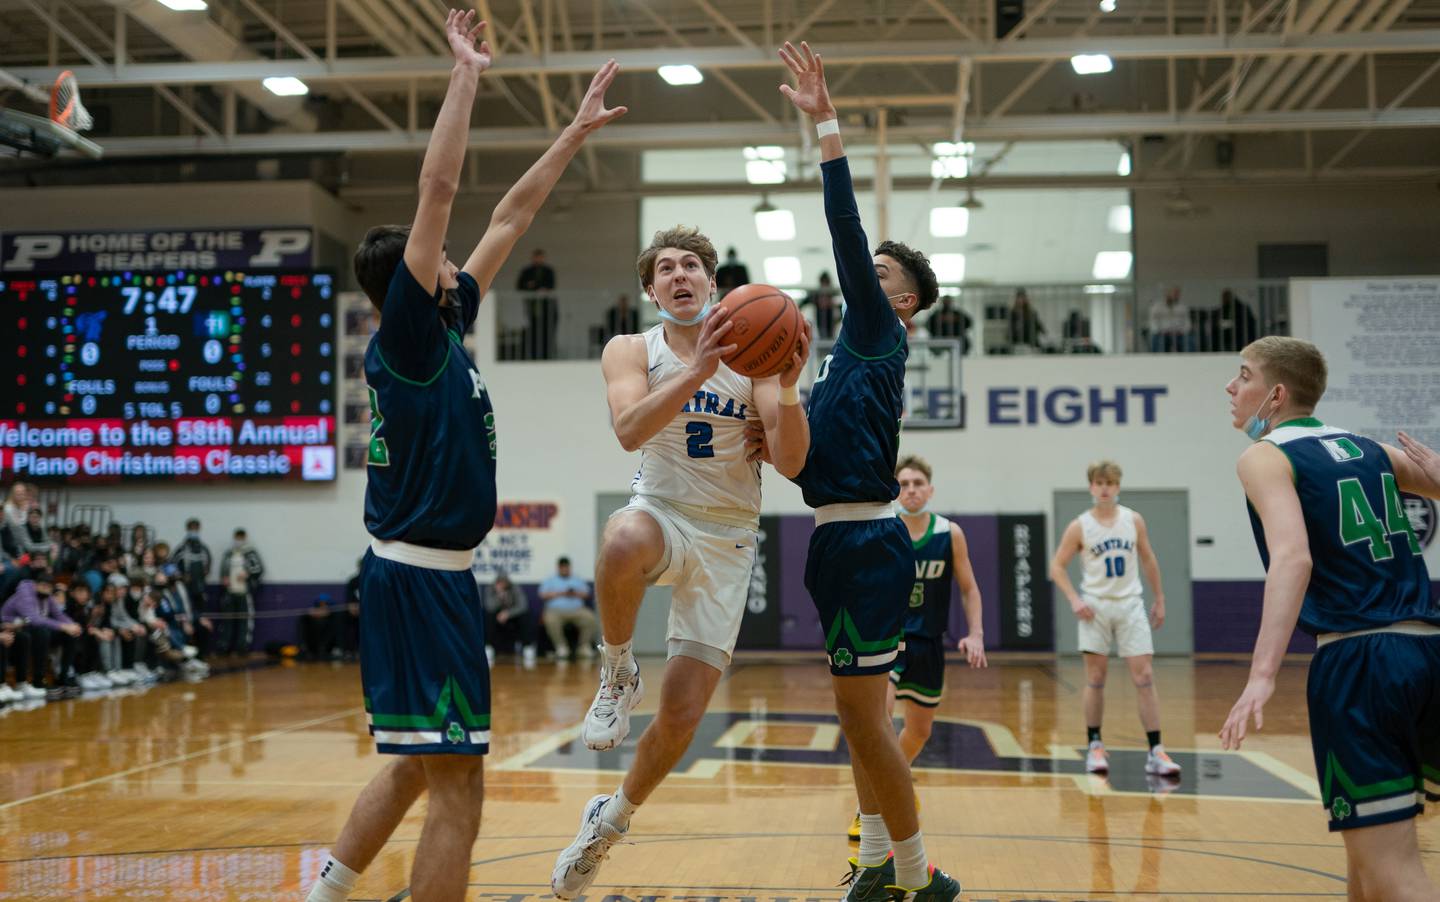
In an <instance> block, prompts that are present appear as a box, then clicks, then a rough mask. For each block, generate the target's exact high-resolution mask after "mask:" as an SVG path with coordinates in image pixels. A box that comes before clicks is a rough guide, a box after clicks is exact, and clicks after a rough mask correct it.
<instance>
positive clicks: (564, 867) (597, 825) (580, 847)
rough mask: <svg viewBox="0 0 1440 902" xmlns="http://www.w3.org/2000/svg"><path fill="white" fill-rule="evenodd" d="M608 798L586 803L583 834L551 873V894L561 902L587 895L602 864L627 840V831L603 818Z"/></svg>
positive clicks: (582, 825)
mask: <svg viewBox="0 0 1440 902" xmlns="http://www.w3.org/2000/svg"><path fill="white" fill-rule="evenodd" d="M608 801H610V796H608V795H598V796H595V797H594V798H592V799H591V800H590V801H589V802H586V803H585V810H584V812H583V813H582V814H581V815H580V833H579V834H578V835H577V836H576V837H575V841H574V842H572V843H571V844H570V845H569V846H568V847H566V849H565V851H563V852H561V853H560V856H559V857H558V858H556V859H555V870H553V871H551V872H550V891H551V892H553V893H554V894H555V895H556V897H557V898H560V899H574V898H575V897H576V896H578V895H580V894H581V893H583V892H585V890H586V888H587V887H589V886H590V884H591V883H593V882H595V875H596V874H598V873H599V872H600V863H601V862H602V861H604V860H605V859H606V858H609V857H610V847H611V846H613V845H615V843H617V842H619V841H620V840H622V839H624V838H625V834H626V833H628V832H629V831H628V830H620V829H618V828H616V827H614V826H612V825H611V824H609V823H607V822H606V821H605V820H603V819H602V818H601V817H600V812H601V811H603V810H604V809H605V803H606V802H608Z"/></svg>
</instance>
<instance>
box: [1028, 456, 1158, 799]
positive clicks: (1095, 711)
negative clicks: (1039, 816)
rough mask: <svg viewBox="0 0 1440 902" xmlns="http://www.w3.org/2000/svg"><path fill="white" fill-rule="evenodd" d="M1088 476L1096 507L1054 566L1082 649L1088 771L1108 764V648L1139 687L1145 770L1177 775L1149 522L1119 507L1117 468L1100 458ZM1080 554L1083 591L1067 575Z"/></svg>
mask: <svg viewBox="0 0 1440 902" xmlns="http://www.w3.org/2000/svg"><path fill="white" fill-rule="evenodd" d="M1085 476H1086V478H1087V479H1088V480H1089V481H1090V497H1091V498H1093V499H1094V500H1095V504H1094V506H1093V507H1091V508H1090V509H1089V510H1088V511H1086V512H1085V513H1083V514H1081V515H1080V516H1078V517H1076V518H1075V519H1074V520H1071V521H1070V525H1069V526H1067V527H1065V532H1064V534H1063V535H1061V536H1060V543H1059V545H1057V546H1056V548H1055V557H1054V559H1053V560H1051V561H1050V579H1051V580H1053V581H1054V582H1055V585H1056V586H1058V587H1059V589H1060V591H1061V592H1063V593H1064V595H1065V597H1066V598H1067V599H1069V600H1070V609H1071V610H1072V611H1074V612H1075V617H1076V618H1077V619H1078V621H1079V624H1078V625H1079V630H1080V651H1082V652H1084V654H1085V692H1084V698H1085V730H1086V733H1087V734H1088V735H1087V737H1086V738H1087V740H1088V742H1089V745H1090V748H1089V751H1088V752H1087V753H1086V755H1085V769H1086V770H1087V771H1089V772H1090V773H1092V774H1103V773H1108V772H1109V770H1110V759H1109V756H1107V755H1106V754H1105V744H1104V742H1102V741H1101V738H1100V722H1101V721H1102V720H1103V719H1104V717H1105V676H1106V672H1107V670H1108V665H1109V662H1110V649H1111V648H1112V647H1114V648H1115V649H1116V651H1117V652H1118V653H1119V655H1120V657H1122V658H1124V659H1125V663H1126V664H1127V665H1128V666H1129V668H1130V681H1131V682H1133V683H1134V684H1135V693H1136V695H1137V697H1138V701H1139V706H1140V724H1141V726H1143V727H1144V728H1145V740H1146V743H1147V744H1148V746H1149V748H1150V751H1149V753H1148V754H1147V755H1146V756H1145V773H1147V774H1153V775H1155V776H1158V777H1170V778H1178V777H1179V776H1180V765H1178V764H1176V763H1175V762H1174V761H1172V760H1170V756H1169V755H1167V754H1165V746H1164V745H1162V744H1161V742H1160V697H1159V695H1158V694H1156V692H1155V672H1154V669H1153V668H1152V667H1151V659H1152V658H1153V657H1154V655H1155V644H1154V641H1153V640H1152V639H1151V637H1150V630H1151V629H1152V628H1153V629H1157V630H1158V629H1159V628H1160V627H1161V626H1162V625H1164V623H1165V590H1164V588H1162V586H1161V585H1160V562H1159V561H1157V560H1156V559H1155V551H1154V549H1152V548H1151V547H1150V534H1149V533H1148V532H1147V531H1146V529H1145V518H1144V517H1142V516H1140V515H1139V514H1137V513H1136V512H1135V511H1133V510H1131V509H1130V508H1128V507H1125V506H1124V505H1123V504H1120V503H1119V498H1120V476H1121V473H1120V465H1119V464H1117V463H1114V462H1113V461H1108V460H1102V461H1100V462H1099V463H1094V464H1091V465H1090V468H1089V469H1088V470H1086V471H1085ZM1077 554H1078V555H1080V562H1081V565H1082V570H1083V572H1084V577H1083V578H1082V581H1081V583H1080V592H1078V593H1077V592H1076V591H1075V586H1074V584H1073V583H1071V582H1070V575H1069V574H1068V573H1066V572H1065V568H1066V567H1068V566H1069V564H1070V559H1071V558H1073V557H1074V556H1075V555H1077ZM1137 564H1138V566H1137ZM1141 568H1144V570H1145V578H1146V579H1147V580H1149V581H1150V588H1151V589H1153V590H1154V592H1155V604H1154V606H1153V607H1152V608H1151V609H1150V616H1149V618H1148V619H1147V618H1146V616H1145V601H1144V599H1143V598H1142V597H1141V594H1142V593H1143V592H1144V587H1143V586H1141V585H1140V570H1141Z"/></svg>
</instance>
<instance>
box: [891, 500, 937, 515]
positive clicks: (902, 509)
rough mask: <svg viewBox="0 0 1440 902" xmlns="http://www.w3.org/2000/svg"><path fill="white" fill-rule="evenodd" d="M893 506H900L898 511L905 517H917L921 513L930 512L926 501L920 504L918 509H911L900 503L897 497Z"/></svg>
mask: <svg viewBox="0 0 1440 902" xmlns="http://www.w3.org/2000/svg"><path fill="white" fill-rule="evenodd" d="M895 506H896V507H898V508H900V513H902V514H904V515H905V516H907V517H918V516H920V515H921V514H928V513H930V505H929V504H928V503H927V504H922V505H920V507H919V508H918V509H916V510H913V511H912V510H911V509H910V508H908V507H906V506H905V505H904V504H902V503H901V502H900V501H899V499H896V501H895Z"/></svg>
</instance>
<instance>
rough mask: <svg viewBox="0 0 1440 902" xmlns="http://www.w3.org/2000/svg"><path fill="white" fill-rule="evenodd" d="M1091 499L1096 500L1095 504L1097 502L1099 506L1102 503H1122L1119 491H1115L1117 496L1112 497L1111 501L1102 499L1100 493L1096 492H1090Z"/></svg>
mask: <svg viewBox="0 0 1440 902" xmlns="http://www.w3.org/2000/svg"><path fill="white" fill-rule="evenodd" d="M1090 500H1091V501H1093V502H1095V504H1096V505H1097V506H1098V505H1102V504H1119V503H1120V493H1119V492H1116V493H1115V497H1114V498H1112V499H1111V500H1110V501H1108V502H1107V501H1101V500H1100V496H1099V495H1097V494H1095V493H1094V492H1091V493H1090Z"/></svg>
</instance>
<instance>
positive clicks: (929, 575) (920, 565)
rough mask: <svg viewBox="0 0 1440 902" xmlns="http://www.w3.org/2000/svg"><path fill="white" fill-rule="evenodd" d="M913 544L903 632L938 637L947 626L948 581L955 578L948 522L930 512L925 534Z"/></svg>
mask: <svg viewBox="0 0 1440 902" xmlns="http://www.w3.org/2000/svg"><path fill="white" fill-rule="evenodd" d="M912 542H913V544H914V546H915V588H913V589H911V590H910V608H909V610H907V611H906V612H905V635H907V636H925V637H927V638H930V639H938V638H940V637H941V636H943V635H944V634H945V628H946V627H947V626H949V625H950V583H951V581H952V580H954V578H955V555H954V554H953V552H952V549H951V547H950V521H949V520H946V519H945V518H944V517H941V516H939V515H938V514H931V515H930V526H929V528H928V529H926V530H925V535H923V536H921V537H920V538H918V539H913V540H912Z"/></svg>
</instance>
